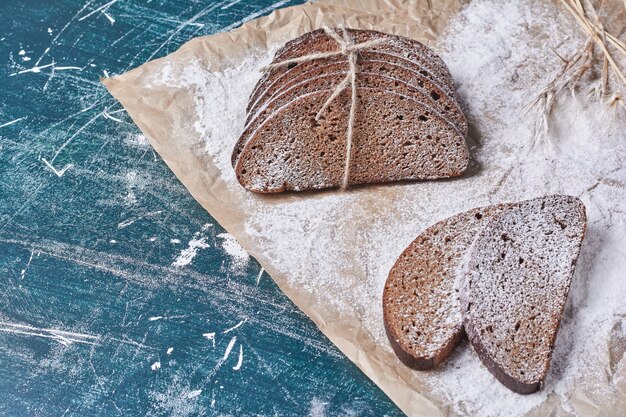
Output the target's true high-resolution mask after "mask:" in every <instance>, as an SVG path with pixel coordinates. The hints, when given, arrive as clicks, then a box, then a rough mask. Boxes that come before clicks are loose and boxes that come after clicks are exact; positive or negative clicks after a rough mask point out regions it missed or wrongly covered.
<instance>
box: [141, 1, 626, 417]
mask: <svg viewBox="0 0 626 417" xmlns="http://www.w3.org/2000/svg"><path fill="white" fill-rule="evenodd" d="M560 7H561V6H559V5H558V4H557V3H551V2H539V1H532V0H528V1H523V2H499V1H494V0H478V1H473V2H471V4H469V5H468V6H466V7H465V8H464V9H463V11H462V12H461V14H460V16H459V17H458V18H456V19H455V21H454V22H452V23H451V25H450V27H449V29H448V31H447V35H445V36H443V37H442V40H441V42H440V44H438V45H434V48H435V49H436V50H437V52H439V53H441V54H442V56H443V58H444V60H445V61H446V63H447V64H448V65H449V68H450V71H451V73H452V75H453V77H454V79H455V80H456V81H457V84H458V91H459V95H460V97H461V101H462V103H463V106H464V108H465V111H466V114H467V117H468V120H469V122H470V124H471V127H472V129H471V132H472V134H471V138H470V139H469V140H468V142H469V144H470V147H471V154H472V156H473V158H474V163H473V166H472V167H471V168H470V169H469V170H468V172H467V173H466V174H465V175H464V176H462V177H461V178H459V179H455V180H449V181H431V182H428V181H425V182H415V183H410V184H403V185H383V186H372V187H363V188H357V189H353V190H350V191H348V192H345V193H340V192H321V193H307V194H305V195H287V196H276V197H274V198H272V199H269V198H259V197H258V196H255V195H252V194H250V193H247V192H246V191H245V190H243V189H242V188H241V187H240V186H239V184H238V183H237V181H236V179H235V176H234V173H233V169H232V167H231V163H230V157H231V151H232V147H233V144H234V143H235V141H236V140H237V137H238V135H239V133H240V131H241V129H242V127H243V123H244V119H245V107H246V102H247V97H248V95H249V93H250V92H251V91H252V89H253V87H254V84H255V83H256V81H257V80H258V78H259V72H258V68H260V67H261V66H263V65H265V64H267V63H268V62H269V59H270V56H271V55H272V54H273V51H270V52H269V53H268V54H262V55H261V56H260V57H259V56H255V57H250V58H249V59H247V60H245V61H244V62H243V63H241V64H240V65H237V66H234V67H231V68H228V69H226V70H224V71H223V72H221V73H217V74H215V73H211V72H209V71H208V70H207V68H205V67H203V64H201V63H200V62H197V61H190V62H189V63H188V64H187V65H186V66H185V67H184V68H179V67H175V66H173V65H172V64H170V63H169V62H164V63H163V64H162V66H161V71H160V72H159V73H156V74H153V77H152V79H151V80H150V81H149V85H150V86H151V87H154V88H162V87H163V86H167V87H168V88H169V87H172V88H182V89H190V90H192V91H193V92H194V95H193V97H194V101H195V103H194V104H195V106H196V117H195V120H194V122H193V123H192V124H191V126H190V125H189V123H187V125H185V126H180V129H179V136H177V140H180V141H181V143H183V144H185V145H189V146H194V147H195V148H199V147H200V146H201V145H204V149H205V151H206V153H207V154H208V156H210V157H211V159H212V161H213V162H214V163H215V165H216V166H217V168H218V169H219V170H220V171H221V180H223V181H224V182H225V183H226V186H227V188H228V192H229V193H232V198H233V199H234V201H238V202H241V207H242V212H243V213H247V214H246V215H245V217H244V219H243V220H242V221H243V222H244V227H245V233H246V234H247V235H248V236H249V237H250V238H251V241H252V242H253V247H254V248H255V249H256V251H255V254H256V256H258V257H259V260H261V261H262V262H264V263H265V262H266V263H267V264H271V265H272V266H273V267H274V268H275V270H277V271H279V272H280V273H281V275H282V276H283V277H284V280H283V281H282V282H281V283H280V284H281V285H282V287H283V288H285V289H286V291H287V292H288V293H289V294H291V295H293V294H295V293H297V294H299V295H300V296H301V297H303V298H304V297H306V299H307V300H308V304H309V306H310V308H311V309H312V311H315V313H316V315H317V316H318V320H319V321H322V320H325V321H328V322H333V321H342V322H344V323H356V324H355V326H353V328H351V329H350V330H349V332H348V330H346V334H345V335H342V336H343V337H345V339H346V340H355V339H357V338H358V340H359V341H361V343H365V344H367V343H369V344H370V345H372V346H373V345H375V346H376V347H377V349H374V348H371V349H369V350H368V351H367V352H359V354H362V357H360V358H359V359H360V360H361V361H362V362H363V363H365V364H367V366H371V367H372V369H375V370H378V372H379V375H382V374H383V372H382V371H381V370H380V369H381V368H382V367H384V364H381V363H380V360H379V357H375V358H373V359H372V360H368V355H382V354H381V353H380V352H379V351H380V350H384V354H386V355H387V356H382V357H383V358H385V360H387V358H390V356H389V355H388V354H389V353H390V352H391V350H390V348H389V344H388V341H387V339H386V336H385V332H384V328H383V325H382V309H381V306H380V303H381V296H382V290H383V286H384V282H385V279H386V277H387V273H388V271H389V269H390V268H391V266H392V265H393V263H394V262H395V260H396V259H397V257H398V255H399V254H400V253H401V252H402V250H403V249H404V248H405V247H406V246H407V245H408V244H409V243H410V242H411V241H412V240H413V239H414V238H415V237H416V236H417V235H418V234H419V233H420V232H421V231H423V230H424V229H425V228H426V227H428V226H429V225H431V224H433V223H434V222H436V221H438V220H441V219H443V218H445V217H448V216H450V215H452V214H455V213H458V212H460V211H463V210H467V209H470V208H473V207H477V206H482V205H487V204H493V203H498V202H504V201H519V200H522V199H527V198H532V197H536V196H539V195H544V194H550V193H565V194H571V195H576V196H578V197H580V198H581V199H582V200H583V202H584V203H585V205H586V207H587V215H588V232H587V237H586V239H585V242H584V243H583V249H582V252H581V256H580V259H579V262H578V267H577V271H576V274H575V276H574V279H573V284H572V288H571V291H570V296H569V301H568V306H567V308H566V312H565V316H564V319H563V322H562V325H561V330H560V332H559V336H558V338H557V343H556V348H555V351H554V357H553V361H552V367H551V369H550V373H549V375H548V379H547V381H546V386H545V388H544V389H543V390H542V391H541V392H539V393H537V394H533V395H528V396H520V395H517V394H514V393H512V392H511V391H509V390H507V389H506V388H504V387H503V386H502V385H501V384H500V383H498V382H497V381H496V380H495V379H494V378H493V376H492V375H491V374H490V373H489V372H488V371H487V370H486V369H485V368H484V367H483V366H482V365H481V363H480V361H479V360H478V359H477V357H476V355H475V354H474V353H473V352H472V350H471V349H470V348H469V347H468V346H467V344H462V345H461V346H459V348H458V349H457V350H456V352H455V354H454V355H453V356H452V358H450V360H448V361H447V363H446V364H445V365H444V367H443V368H442V369H440V370H438V371H436V372H428V373H417V372H415V373H411V374H407V375H409V376H408V377H406V378H408V379H407V381H408V383H416V384H420V386H424V385H426V386H427V387H430V390H429V391H428V390H427V391H426V393H425V394H426V395H427V397H428V398H430V399H432V400H433V401H435V402H436V403H437V404H439V405H440V406H441V407H442V409H444V410H449V411H450V412H451V413H452V414H458V415H464V416H500V415H508V416H520V415H524V414H526V413H527V412H529V411H534V412H535V413H537V414H539V415H542V414H549V412H546V413H542V410H536V409H535V407H537V406H540V405H541V404H542V403H543V402H544V400H546V399H548V401H546V403H552V404H553V405H554V404H557V405H560V406H561V407H562V408H564V409H565V410H568V411H569V412H572V413H583V411H582V410H583V407H589V406H590V405H589V404H591V406H592V405H593V404H594V403H595V404H605V403H606V401H609V400H610V399H611V398H615V397H616V396H618V394H617V388H616V386H615V384H616V383H617V382H618V378H619V375H623V372H622V374H620V371H619V370H620V369H621V370H623V368H624V365H623V362H624V361H623V360H621V357H618V358H617V359H615V361H616V363H615V364H614V366H613V367H612V368H611V369H612V371H611V372H610V373H607V371H606V370H607V369H608V367H609V352H608V350H607V346H609V347H610V346H613V345H614V344H615V343H616V342H615V341H614V338H613V337H612V336H611V334H612V333H611V331H612V328H613V327H614V324H615V323H616V322H617V321H619V320H623V317H624V316H626V301H625V298H624V295H625V294H626V280H625V279H624V278H623V271H626V245H624V237H625V236H626V216H625V215H624V214H625V213H624V211H625V210H624V207H626V192H625V187H626V140H625V138H624V135H623V132H624V131H626V123H625V122H624V117H623V116H624V113H613V112H612V111H610V110H609V109H608V108H607V107H606V105H604V104H601V103H597V102H588V101H587V99H586V97H583V95H584V94H579V95H577V96H571V95H564V96H563V97H562V98H561V99H560V101H559V103H558V105H557V107H556V108H555V110H554V112H553V114H552V117H551V120H552V124H551V128H550V130H549V132H547V135H544V136H542V137H539V139H538V140H537V141H536V140H535V135H534V130H533V127H534V124H535V123H534V122H535V120H536V117H538V116H537V115H536V114H535V113H534V111H531V112H530V113H528V114H526V115H524V114H523V112H522V109H523V108H524V107H525V106H526V105H527V104H528V103H529V102H531V101H532V100H533V99H534V97H535V95H536V94H537V92H538V91H539V90H541V88H542V87H543V86H544V85H545V84H546V82H547V81H548V80H549V79H550V77H551V76H552V74H553V73H554V71H556V70H557V69H558V68H559V66H560V64H561V63H560V60H559V58H558V57H557V55H556V54H554V53H553V52H552V51H551V48H554V49H555V50H557V51H558V52H559V53H560V54H561V55H565V56H568V55H569V54H570V53H571V52H572V50H573V48H575V47H578V45H579V43H578V42H582V41H583V40H584V39H583V37H582V36H581V33H580V31H579V29H578V26H577V25H576V24H575V23H574V22H573V20H571V19H570V18H569V15H568V14H567V13H566V12H564V11H563V10H561V8H560ZM564 39H568V41H567V42H565V43H564V44H563V45H560V42H561V41H562V40H564ZM198 136H199V137H200V138H201V139H202V140H203V141H204V143H203V144H198V143H197V141H196V142H194V140H195V139H194V138H197V137H198ZM184 141H188V142H184ZM219 236H220V237H222V238H224V243H223V247H224V250H226V251H227V253H229V254H230V255H231V257H232V258H233V260H234V261H237V260H238V261H241V262H242V264H244V265H246V264H247V262H248V259H249V258H248V255H247V254H246V252H245V251H244V250H243V249H242V248H241V246H239V244H238V243H237V241H236V240H235V238H234V237H233V236H231V235H228V234H224V235H219ZM193 242H195V243H193ZM192 243H193V245H192ZM202 245H206V241H205V240H203V238H202V236H201V235H200V234H199V235H198V236H194V240H192V241H191V242H190V243H189V248H188V249H186V250H185V251H183V252H181V255H180V256H179V258H177V260H176V261H175V262H174V264H176V265H177V266H183V265H187V264H189V263H190V262H191V260H192V259H193V257H194V256H195V254H196V251H197V249H198V248H200V247H203V246H202ZM355 328H356V329H355ZM350 332H351V333H350ZM203 336H204V337H206V338H207V339H209V340H211V341H212V342H213V343H215V333H205V334H204V335H203ZM231 342H232V346H231V344H230V343H229V349H227V352H228V353H229V352H230V349H232V348H233V346H234V341H233V339H231ZM370 345H368V346H370ZM372 351H374V352H372ZM227 356H228V355H226V357H227ZM622 356H623V352H622ZM620 360H621V362H620ZM411 378H412V381H411ZM583 392H584V394H585V398H586V401H587V402H588V404H586V405H585V404H582V402H581V401H571V394H572V393H576V394H577V395H578V396H579V397H580V396H581V393H583ZM544 406H549V404H548V405H545V404H544ZM533 409H535V410H533ZM544 411H545V410H544ZM323 413H324V405H323V403H321V402H320V403H319V404H318V403H315V404H314V403H312V404H311V415H323Z"/></svg>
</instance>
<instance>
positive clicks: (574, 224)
mask: <svg viewBox="0 0 626 417" xmlns="http://www.w3.org/2000/svg"><path fill="white" fill-rule="evenodd" d="M585 229H586V215H585V206H584V205H583V203H582V202H581V201H580V200H579V199H578V198H576V197H570V196H560V195H555V196H547V197H542V198H537V199H534V200H529V201H524V202H521V203H518V204H515V205H513V206H512V207H511V208H510V209H507V210H504V211H501V212H500V213H498V214H496V215H495V216H493V217H492V219H491V220H490V221H489V223H487V224H486V226H485V227H484V228H483V229H482V230H481V231H480V232H479V233H478V235H477V237H476V240H475V241H474V243H473V245H472V248H471V249H470V251H469V253H468V259H469V260H468V264H467V273H466V278H465V281H464V288H463V289H462V291H461V300H462V307H463V314H464V326H465V331H466V332H467V336H468V338H469V340H470V342H471V344H472V346H473V347H474V349H475V350H476V353H477V354H478V356H479V357H480V359H481V361H482V362H483V364H484V365H485V366H486V367H487V369H489V371H491V373H492V374H493V375H494V376H495V377H496V378H497V379H498V380H499V381H500V382H502V383H503V384H504V385H505V386H507V387H508V388H509V389H511V390H512V391H515V392H517V393H520V394H529V393H532V392H534V391H536V390H538V389H539V388H541V386H542V385H543V381H544V379H545V377H546V374H547V372H548V368H549V366H550V360H551V356H552V348H553V346H554V342H555V339H556V334H557V331H558V328H559V323H560V321H561V316H562V314H563V308H564V306H565V302H566V299H567V294H568V291H569V287H570V282H571V278H572V275H573V272H574V267H575V265H576V260H577V258H578V253H579V251H580V246H581V244H582V240H583V237H584V235H585Z"/></svg>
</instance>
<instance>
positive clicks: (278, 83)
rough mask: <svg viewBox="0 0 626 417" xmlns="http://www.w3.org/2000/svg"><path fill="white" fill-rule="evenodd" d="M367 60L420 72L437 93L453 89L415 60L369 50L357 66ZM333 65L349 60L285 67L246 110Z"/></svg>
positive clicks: (324, 59)
mask: <svg viewBox="0 0 626 417" xmlns="http://www.w3.org/2000/svg"><path fill="white" fill-rule="evenodd" d="M366 61H379V62H389V63H392V64H396V65H398V66H401V67H403V68H405V69H408V70H410V71H412V72H413V73H416V74H419V75H420V76H421V79H423V80H425V81H426V82H428V84H429V85H432V86H433V88H435V89H436V90H437V91H436V94H438V95H445V96H448V93H449V92H450V91H451V88H450V86H448V85H446V86H443V87H442V86H441V85H439V84H438V83H437V81H436V80H434V79H433V77H431V76H425V75H424V73H423V67H420V66H419V65H417V64H415V63H414V62H413V61H411V60H409V59H406V58H404V57H401V56H397V55H391V54H388V53H382V52H372V51H367V50H365V51H360V52H359V55H358V63H357V66H359V67H360V66H361V65H362V63H363V62H366ZM331 66H333V68H336V67H337V66H343V67H345V68H346V69H347V68H348V61H347V59H346V57H345V56H344V55H338V56H333V57H330V58H323V59H316V60H313V61H307V62H301V63H298V64H296V65H294V66H293V67H287V68H284V71H283V72H282V73H281V72H277V73H276V77H272V80H267V81H266V82H265V83H264V86H263V87H262V88H259V89H258V90H256V91H255V93H254V94H252V95H251V97H250V101H249V103H248V107H247V108H246V111H247V112H248V114H251V113H254V110H253V108H254V107H258V106H260V105H262V104H263V103H264V100H265V98H267V97H268V96H272V95H275V94H276V92H278V91H280V90H281V89H282V88H284V86H285V85H286V84H290V83H292V82H293V80H294V79H296V78H298V79H303V78H302V75H303V74H305V73H306V74H311V75H313V76H314V75H320V74H323V73H325V72H327V69H329V68H330V67H331ZM328 72H329V71H328ZM412 78H414V76H412ZM449 99H450V100H453V101H454V102H455V104H456V105H457V106H458V104H457V103H456V95H452V96H449Z"/></svg>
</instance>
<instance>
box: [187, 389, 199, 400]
mask: <svg viewBox="0 0 626 417" xmlns="http://www.w3.org/2000/svg"><path fill="white" fill-rule="evenodd" d="M200 394H202V390H201V389H196V390H193V391H190V392H189V393H187V398H188V399H192V398H196V397H199V396H200Z"/></svg>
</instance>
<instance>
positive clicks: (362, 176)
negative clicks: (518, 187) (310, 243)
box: [235, 77, 468, 193]
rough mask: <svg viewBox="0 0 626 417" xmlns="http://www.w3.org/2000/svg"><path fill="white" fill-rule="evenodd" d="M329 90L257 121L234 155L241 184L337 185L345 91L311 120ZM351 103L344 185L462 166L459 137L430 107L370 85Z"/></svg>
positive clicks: (436, 174) (444, 172)
mask: <svg viewBox="0 0 626 417" xmlns="http://www.w3.org/2000/svg"><path fill="white" fill-rule="evenodd" d="M364 79H365V77H358V80H364ZM330 92H331V90H321V91H315V92H312V93H308V94H306V95H304V96H301V97H298V98H297V99H295V100H293V101H292V102H290V103H288V104H286V105H284V106H283V107H282V108H281V109H278V110H277V111H275V112H274V113H273V114H272V115H271V116H270V117H268V118H267V119H265V121H264V122H263V123H262V124H261V125H260V126H259V127H258V128H257V129H256V130H255V132H253V133H252V135H251V138H250V139H249V141H248V142H247V143H246V146H245V148H244V150H243V152H242V153H241V155H240V157H239V158H238V160H237V164H236V166H235V173H236V175H237V179H238V180H239V182H240V183H241V185H242V186H244V187H245V188H246V189H248V190H250V191H254V192H259V193H275V192H281V191H286V190H307V189H322V188H333V187H339V186H341V184H342V179H343V176H344V168H345V160H346V130H347V122H348V113H349V108H350V105H349V100H350V97H351V91H350V90H349V89H346V90H344V91H343V93H342V94H340V95H339V96H338V97H337V98H336V99H335V100H334V101H333V102H332V103H331V104H330V105H329V106H328V108H327V109H326V111H325V113H324V114H323V117H322V118H321V119H320V120H319V121H316V120H315V115H316V114H317V112H318V111H319V109H320V108H321V106H322V104H323V102H324V101H325V100H326V98H327V97H328V96H329V94H330ZM357 102H358V106H357V108H356V117H355V122H354V134H353V143H352V153H351V165H350V175H349V184H367V183H382V182H388V181H398V180H408V179H434V178H448V177H453V176H458V175H460V174H461V173H462V172H463V171H464V170H465V168H466V167H467V163H468V150H467V145H466V143H465V137H464V136H463V135H462V134H461V133H460V132H459V131H458V130H457V129H456V128H455V127H454V125H452V124H451V123H449V122H448V121H446V120H444V119H443V118H441V117H440V116H438V115H437V114H436V113H435V112H434V111H433V109H432V108H429V107H428V106H426V105H425V104H423V103H421V102H419V101H417V100H415V99H414V98H412V97H409V96H407V95H403V94H399V93H397V92H392V91H385V90H381V89H376V88H363V87H360V88H357Z"/></svg>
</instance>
